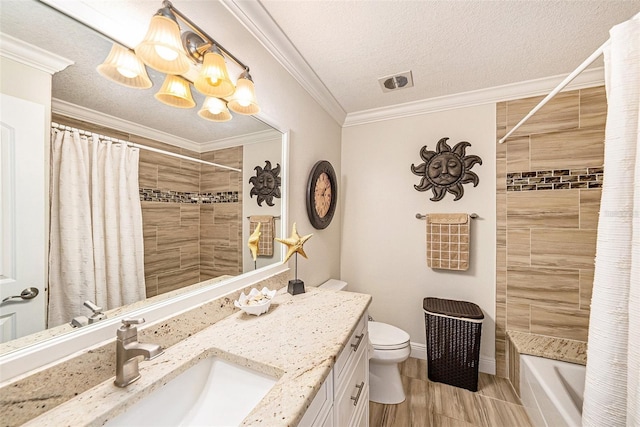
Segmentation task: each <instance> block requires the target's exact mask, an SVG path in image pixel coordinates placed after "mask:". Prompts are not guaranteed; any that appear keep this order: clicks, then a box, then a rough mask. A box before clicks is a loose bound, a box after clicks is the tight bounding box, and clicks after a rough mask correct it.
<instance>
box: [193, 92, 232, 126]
mask: <svg viewBox="0 0 640 427" xmlns="http://www.w3.org/2000/svg"><path fill="white" fill-rule="evenodd" d="M198 115H199V116H200V117H202V118H203V119H206V120H211V121H212V122H228V121H229V120H231V113H229V110H228V109H227V105H226V104H225V102H224V101H223V100H221V99H218V98H212V97H207V99H205V100H204V104H203V105H202V108H201V109H200V111H198Z"/></svg>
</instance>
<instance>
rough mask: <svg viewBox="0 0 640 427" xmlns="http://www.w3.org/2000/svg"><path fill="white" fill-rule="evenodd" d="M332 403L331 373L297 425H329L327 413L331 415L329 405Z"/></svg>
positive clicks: (301, 426) (306, 426) (313, 426)
mask: <svg viewBox="0 0 640 427" xmlns="http://www.w3.org/2000/svg"><path fill="white" fill-rule="evenodd" d="M332 404H333V378H332V377H331V374H330V375H329V376H328V377H327V379H326V380H325V382H324V383H322V386H321V387H320V390H318V394H316V397H315V398H314V399H313V401H312V402H311V405H309V407H308V408H307V411H306V412H305V414H304V416H303V417H302V419H301V420H300V423H299V424H298V426H300V427H308V426H311V427H315V426H325V425H329V426H330V425H331V424H327V422H326V418H327V414H328V415H329V418H332V417H331V412H332V411H331V405H332Z"/></svg>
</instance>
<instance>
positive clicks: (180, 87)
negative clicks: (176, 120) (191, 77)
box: [155, 74, 196, 108]
mask: <svg viewBox="0 0 640 427" xmlns="http://www.w3.org/2000/svg"><path fill="white" fill-rule="evenodd" d="M155 98H156V99H157V100H158V101H160V102H162V103H163V104H167V105H169V106H171V107H176V108H193V107H195V106H196V102H195V101H194V100H193V97H192V96H191V88H190V87H189V82H188V81H187V80H185V79H184V78H182V77H180V76H174V75H172V74H168V75H167V77H166V78H165V79H164V83H162V87H161V88H160V91H159V92H158V93H156V94H155Z"/></svg>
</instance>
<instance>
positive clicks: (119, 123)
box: [51, 98, 202, 153]
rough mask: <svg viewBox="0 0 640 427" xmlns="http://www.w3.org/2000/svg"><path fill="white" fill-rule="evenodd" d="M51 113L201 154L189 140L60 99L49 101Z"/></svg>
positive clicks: (195, 144) (199, 145)
mask: <svg viewBox="0 0 640 427" xmlns="http://www.w3.org/2000/svg"><path fill="white" fill-rule="evenodd" d="M51 111H52V112H53V113H56V114H60V115H63V116H67V117H71V118H73V119H77V120H83V121H85V122H89V123H94V124H96V125H100V126H105V127H108V128H111V129H115V130H118V131H121V132H126V133H132V134H134V135H138V136H142V137H144V138H149V139H153V140H155V141H160V142H164V143H166V144H170V145H174V146H177V147H182V148H186V149H188V150H191V151H195V152H198V153H200V152H202V145H201V144H198V143H197V142H194V141H191V140H189V139H185V138H180V137H177V136H175V135H171V134H169V133H166V132H162V131H159V130H156V129H153V128H150V127H147V126H143V125H139V124H137V123H133V122H130V121H127V120H124V119H121V118H118V117H114V116H110V115H108V114H104V113H100V112H97V111H95V110H91V109H89V108H85V107H80V106H78V105H75V104H71V103H69V102H66V101H62V100H60V99H56V98H53V99H52V100H51Z"/></svg>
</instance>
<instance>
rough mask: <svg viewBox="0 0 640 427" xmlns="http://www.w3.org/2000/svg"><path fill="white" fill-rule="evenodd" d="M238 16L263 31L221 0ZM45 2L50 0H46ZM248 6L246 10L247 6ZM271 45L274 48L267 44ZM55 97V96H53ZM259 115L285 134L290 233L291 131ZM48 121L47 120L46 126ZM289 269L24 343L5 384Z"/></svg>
mask: <svg viewBox="0 0 640 427" xmlns="http://www.w3.org/2000/svg"><path fill="white" fill-rule="evenodd" d="M220 1H221V3H222V4H224V5H225V6H226V7H227V8H228V9H229V11H230V12H231V13H232V14H233V15H234V16H236V18H237V19H238V20H239V21H240V22H241V23H242V24H244V25H245V27H246V28H247V29H248V30H249V32H250V33H251V34H253V35H254V37H256V38H257V39H258V40H261V37H259V36H257V35H256V33H255V31H254V30H255V24H254V23H253V22H252V17H251V15H253V14H252V13H250V12H251V11H252V7H248V9H247V6H246V5H243V4H239V3H238V2H237V1H236V0H220ZM45 3H47V2H46V0H45ZM245 9H246V10H245ZM267 51H270V50H269V49H267ZM18 57H20V58H23V59H24V60H26V62H24V61H20V62H24V63H28V64H30V65H31V66H36V67H38V65H37V64H44V63H46V64H47V66H45V67H44V68H39V69H41V70H42V71H46V72H49V73H50V74H52V73H54V72H56V71H57V70H60V69H63V68H65V67H66V66H67V65H69V64H68V63H67V62H66V59H65V58H61V57H57V56H56V55H52V56H50V55H49V54H48V52H44V51H43V52H30V53H28V55H24V56H23V54H19V55H18V56H17V57H16V58H18ZM52 101H53V100H52ZM52 109H54V108H53V104H50V105H49V111H51V110H52ZM54 111H55V109H54ZM256 117H257V118H258V119H259V120H260V121H262V122H264V123H265V124H267V125H269V126H270V127H271V128H273V129H274V130H276V131H278V132H280V133H281V134H282V159H281V160H282V172H281V179H282V185H281V189H282V197H281V221H280V230H281V235H283V236H284V235H287V233H288V224H289V221H288V217H289V197H288V196H289V170H288V168H289V145H290V144H289V142H290V140H289V138H290V132H289V130H288V129H284V128H282V127H280V126H279V125H277V124H275V122H274V121H273V120H271V119H270V118H269V117H267V116H265V115H264V114H263V113H259V114H258V115H257V116H256ZM48 127H49V123H47V129H48ZM285 249H286V248H285V247H284V246H281V248H280V252H281V253H280V256H281V258H280V259H284V255H285V253H286V251H285ZM288 270H289V267H288V263H283V262H281V261H279V262H277V263H274V264H271V265H269V266H265V267H262V268H260V269H257V270H254V271H251V272H246V273H243V274H242V275H240V276H236V277H232V278H229V279H227V280H224V281H222V282H217V283H214V284H212V285H209V286H205V287H201V288H196V289H193V290H188V291H185V292H184V293H183V294H180V295H178V296H175V297H173V298H170V299H167V300H162V301H157V302H153V303H150V304H149V305H147V306H144V307H141V308H138V309H135V310H132V311H130V312H128V313H125V314H121V315H118V316H115V317H112V318H109V319H106V320H104V321H101V322H98V323H95V324H92V325H89V326H86V327H83V328H79V329H77V330H74V331H69V332H65V333H62V334H60V335H57V336H52V337H51V338H43V339H42V340H40V341H38V342H35V343H33V344H30V345H26V346H24V347H22V348H17V349H15V350H12V351H10V352H8V353H5V354H3V355H1V356H0V384H5V383H7V382H10V381H12V380H14V379H16V378H17V377H20V376H22V375H24V374H27V373H29V372H30V371H33V370H35V369H38V368H41V367H43V366H46V365H49V364H53V363H55V362H57V361H59V360H61V359H62V358H66V357H69V356H71V355H73V354H74V353H77V352H81V351H86V350H88V349H90V348H92V347H96V346H102V345H105V344H106V343H108V342H109V341H113V340H114V339H115V336H116V330H117V328H118V327H119V326H120V325H121V321H122V319H123V318H125V317H144V318H145V319H146V321H147V324H149V325H150V324H153V323H156V322H158V321H161V320H164V319H167V318H171V317H172V316H174V315H176V314H177V313H181V312H184V311H187V310H189V309H193V308H195V307H197V306H199V305H202V304H204V303H206V302H209V301H211V300H213V299H215V298H219V297H221V296H224V295H227V294H229V293H232V292H236V291H237V290H239V289H241V288H244V287H247V286H250V285H252V284H255V283H258V282H260V281H262V280H265V279H267V278H269V277H272V276H274V275H277V274H280V273H283V272H286V271H288Z"/></svg>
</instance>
